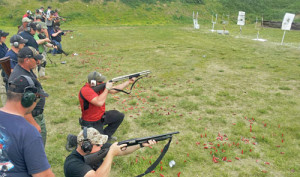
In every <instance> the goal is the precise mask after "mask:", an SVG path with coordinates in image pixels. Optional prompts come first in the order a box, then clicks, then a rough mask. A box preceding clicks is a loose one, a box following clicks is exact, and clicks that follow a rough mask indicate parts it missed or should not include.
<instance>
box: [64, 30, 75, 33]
mask: <svg viewBox="0 0 300 177" xmlns="http://www.w3.org/2000/svg"><path fill="white" fill-rule="evenodd" d="M74 31H75V30H62V32H64V33H67V32H71V33H72V32H74Z"/></svg>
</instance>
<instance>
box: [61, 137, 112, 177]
mask: <svg viewBox="0 0 300 177" xmlns="http://www.w3.org/2000/svg"><path fill="white" fill-rule="evenodd" d="M110 146H111V144H109V143H106V144H104V145H103V147H102V148H109V147H110ZM102 163H103V159H102V160H100V161H99V164H98V167H97V168H95V169H93V168H92V167H91V166H89V165H88V164H86V163H85V162H84V157H83V156H82V155H81V154H79V153H78V152H77V151H76V149H75V150H73V151H72V153H71V154H70V155H69V156H68V157H67V158H66V160H65V164H64V173H65V177H84V175H86V174H87V172H89V171H91V170H95V171H96V170H97V169H98V168H99V167H100V166H101V164H102Z"/></svg>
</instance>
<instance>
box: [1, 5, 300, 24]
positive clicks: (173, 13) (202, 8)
mask: <svg viewBox="0 0 300 177" xmlns="http://www.w3.org/2000/svg"><path fill="white" fill-rule="evenodd" d="M49 5H51V6H52V7H53V8H58V9H59V10H60V15H61V16H64V17H66V18H67V24H72V25H99V24H101V25H149V24H150V25H156V24H187V23H191V18H192V12H193V11H199V21H201V22H202V23H206V22H210V21H211V15H213V14H216V13H217V14H219V17H220V18H219V20H221V16H224V18H225V17H226V16H229V18H230V20H231V21H233V22H235V21H236V18H237V14H238V11H240V10H242V11H245V12H246V20H247V21H248V22H250V23H252V22H254V21H255V19H256V17H261V16H264V19H266V20H276V21H281V20H282V19H283V16H284V14H285V13H286V12H290V13H295V14H300V10H299V9H300V2H299V1H293V0H285V1H283V0H264V1H261V0H252V1H247V0H161V1H156V0H51V1H49V0H48V1H47V0H31V1H22V0H15V1H10V0H1V1H0V10H1V14H0V19H1V20H0V25H1V26H3V25H5V26H16V25H19V24H20V23H21V22H20V18H21V17H22V16H23V15H24V13H25V12H26V10H28V9H29V10H31V11H32V12H34V11H35V9H37V8H39V7H40V6H44V7H45V8H46V7H47V6H49ZM226 18H227V17H226ZM295 21H298V22H299V21H300V15H298V16H296V19H295Z"/></svg>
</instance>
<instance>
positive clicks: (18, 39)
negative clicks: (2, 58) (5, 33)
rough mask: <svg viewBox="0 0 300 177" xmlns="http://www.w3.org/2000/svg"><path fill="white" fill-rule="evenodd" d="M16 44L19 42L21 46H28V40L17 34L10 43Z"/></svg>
mask: <svg viewBox="0 0 300 177" xmlns="http://www.w3.org/2000/svg"><path fill="white" fill-rule="evenodd" d="M14 42H18V43H19V44H26V43H27V42H28V40H27V39H24V38H22V36H20V35H17V34H15V35H13V36H12V37H11V38H10V43H11V44H13V43H14Z"/></svg>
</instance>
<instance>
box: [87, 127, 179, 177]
mask: <svg viewBox="0 0 300 177" xmlns="http://www.w3.org/2000/svg"><path fill="white" fill-rule="evenodd" d="M178 133H179V132H178V131H177V132H172V133H166V134H161V135H157V136H149V137H144V138H136V139H129V140H125V141H121V142H118V145H121V144H127V147H128V146H134V145H138V144H143V143H147V142H148V141H149V140H155V141H163V140H166V139H170V140H169V142H168V144H167V145H166V146H165V147H164V149H163V152H162V153H161V154H160V156H159V157H158V158H157V160H156V161H155V162H154V163H153V164H152V165H151V166H150V167H149V168H148V169H147V170H146V172H145V173H143V174H141V175H139V176H143V175H145V174H147V173H149V172H151V171H152V170H153V169H154V168H155V167H156V166H157V164H158V163H159V162H160V161H161V159H162V158H163V156H164V155H165V153H166V152H167V151H168V148H169V146H170V143H171V140H172V137H173V135H174V134H178ZM108 151H109V149H108V148H106V149H101V150H100V151H98V152H95V153H92V154H88V155H85V156H84V162H85V163H86V164H88V165H90V166H91V167H95V165H96V164H98V163H99V161H101V160H103V159H104V158H105V156H106V155H107V153H108Z"/></svg>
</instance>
